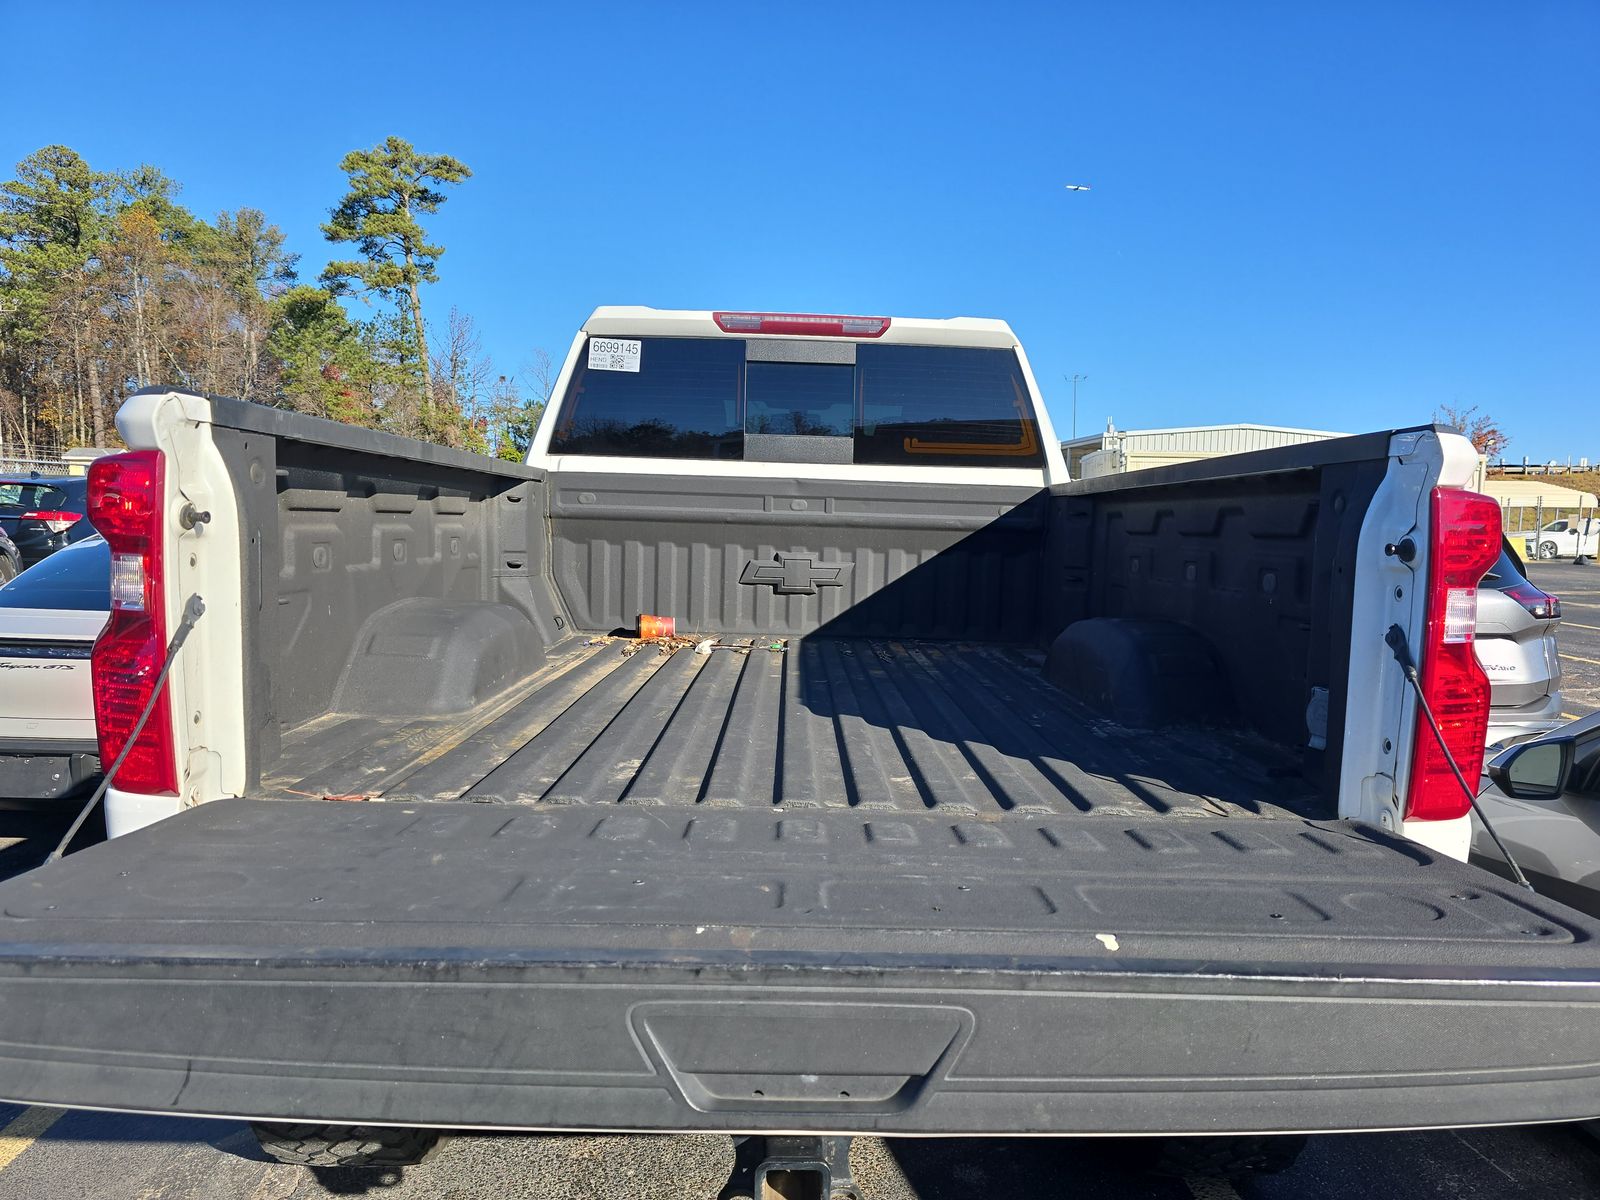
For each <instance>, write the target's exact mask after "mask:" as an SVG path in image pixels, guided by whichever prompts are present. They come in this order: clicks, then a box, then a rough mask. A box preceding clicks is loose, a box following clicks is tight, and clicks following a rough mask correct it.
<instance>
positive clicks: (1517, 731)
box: [1474, 543, 1562, 754]
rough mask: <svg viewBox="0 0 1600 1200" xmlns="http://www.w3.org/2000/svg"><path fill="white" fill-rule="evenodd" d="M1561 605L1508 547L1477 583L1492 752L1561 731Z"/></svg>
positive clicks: (1478, 642)
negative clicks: (1558, 636) (1531, 578)
mask: <svg viewBox="0 0 1600 1200" xmlns="http://www.w3.org/2000/svg"><path fill="white" fill-rule="evenodd" d="M1560 627H1561V601H1560V600H1559V599H1557V598H1556V597H1555V596H1552V595H1550V593H1549V592H1546V591H1545V590H1544V589H1543V588H1540V587H1538V586H1537V585H1535V584H1533V583H1531V582H1529V580H1528V577H1527V576H1526V575H1524V574H1523V572H1522V565H1521V563H1520V562H1518V560H1517V558H1516V555H1515V554H1514V553H1513V552H1512V551H1511V547H1510V543H1506V544H1505V545H1504V546H1503V547H1502V548H1501V551H1500V558H1499V560H1498V561H1497V562H1496V563H1495V564H1494V566H1492V567H1490V568H1489V573H1488V574H1487V575H1485V576H1484V577H1483V582H1482V583H1480V584H1479V585H1478V626H1477V636H1476V639H1475V643H1474V644H1475V646H1476V648H1477V652H1478V662H1479V663H1480V664H1481V665H1482V667H1483V671H1484V674H1485V675H1487V676H1488V677H1489V686H1490V692H1489V706H1490V707H1489V736H1488V739H1487V740H1488V745H1489V752H1490V753H1491V754H1494V753H1496V752H1497V751H1500V750H1503V749H1505V748H1506V747H1507V746H1511V745H1514V744H1516V743H1517V742H1521V741H1526V740H1528V739H1529V738H1532V737H1537V736H1538V735H1540V734H1542V733H1548V732H1549V731H1550V730H1552V729H1555V728H1557V727H1558V726H1559V725H1560V724H1561V723H1562V722H1561V659H1560V657H1559V656H1558V655H1557V653H1556V630H1557V629H1559V628H1560Z"/></svg>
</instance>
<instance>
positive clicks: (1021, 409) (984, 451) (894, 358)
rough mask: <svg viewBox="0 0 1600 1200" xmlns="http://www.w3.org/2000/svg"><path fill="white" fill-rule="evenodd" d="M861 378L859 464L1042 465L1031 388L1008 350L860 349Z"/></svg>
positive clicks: (906, 347)
mask: <svg viewBox="0 0 1600 1200" xmlns="http://www.w3.org/2000/svg"><path fill="white" fill-rule="evenodd" d="M856 375H857V378H858V386H859V389H860V398H861V416H860V420H859V422H858V424H857V429H856V462H858V463H912V464H916V463H937V464H940V465H944V466H966V467H1036V466H1040V465H1042V464H1043V463H1044V450H1043V448H1042V447H1041V446H1040V444H1039V427H1038V423H1037V422H1036V421H1035V420H1034V417H1033V406H1032V404H1030V403H1029V401H1028V389H1027V385H1026V383H1025V382H1024V381H1023V378H1022V369H1021V366H1020V364H1018V362H1017V356H1016V355H1015V354H1014V353H1012V352H1011V351H1010V350H972V349H967V348H965V347H956V346H862V347H861V349H860V350H859V351H857V352H856Z"/></svg>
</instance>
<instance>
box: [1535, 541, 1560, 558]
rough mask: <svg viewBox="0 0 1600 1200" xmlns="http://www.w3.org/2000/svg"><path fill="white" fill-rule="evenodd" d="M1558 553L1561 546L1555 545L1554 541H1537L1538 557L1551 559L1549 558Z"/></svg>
mask: <svg viewBox="0 0 1600 1200" xmlns="http://www.w3.org/2000/svg"><path fill="white" fill-rule="evenodd" d="M1559 553H1561V547H1560V546H1558V545H1556V544H1555V543H1554V542H1540V543H1539V557H1540V558H1543V559H1551V558H1554V557H1555V556H1556V555H1557V554H1559Z"/></svg>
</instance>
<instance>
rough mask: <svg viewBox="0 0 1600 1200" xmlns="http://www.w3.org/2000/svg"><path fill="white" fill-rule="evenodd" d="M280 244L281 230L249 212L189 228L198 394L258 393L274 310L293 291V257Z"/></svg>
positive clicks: (222, 215) (221, 216)
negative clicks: (198, 340) (200, 373)
mask: <svg viewBox="0 0 1600 1200" xmlns="http://www.w3.org/2000/svg"><path fill="white" fill-rule="evenodd" d="M283 242H284V238H283V231H282V230H281V229H279V228H278V227H277V226H276V225H272V224H269V223H268V222H267V219H266V217H265V215H263V214H262V213H260V212H258V211H257V210H256V209H253V208H241V209H239V210H238V211H237V212H226V211H224V212H220V213H218V214H217V219H216V221H214V222H213V223H212V224H210V225H204V224H202V225H200V226H199V227H198V228H197V229H196V230H195V232H194V236H193V238H192V245H191V251H190V252H191V257H192V260H193V263H194V276H193V287H192V288H191V294H192V296H193V303H194V305H195V307H196V310H197V316H198V318H199V332H200V335H201V343H200V345H199V346H198V347H197V349H198V350H199V352H200V354H201V356H202V359H203V368H204V375H203V377H202V378H203V381H204V382H203V387H202V390H204V391H216V392H227V393H229V394H231V395H236V396H238V397H239V398H240V399H242V400H255V399H260V398H261V397H262V395H264V394H265V387H266V379H265V376H266V374H267V368H266V364H265V363H264V360H263V355H264V352H265V350H266V341H267V338H268V336H269V334H270V332H271V329H272V320H273V313H274V307H273V305H274V301H276V300H278V299H279V298H281V297H282V296H283V295H285V294H286V293H287V292H288V291H289V289H290V288H291V287H293V285H294V282H295V264H296V262H297V261H298V258H299V256H298V255H294V254H290V253H288V252H287V251H285V250H284V246H283Z"/></svg>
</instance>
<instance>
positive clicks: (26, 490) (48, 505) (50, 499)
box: [0, 480, 71, 512]
mask: <svg viewBox="0 0 1600 1200" xmlns="http://www.w3.org/2000/svg"><path fill="white" fill-rule="evenodd" d="M70 505H71V501H70V499H69V497H68V496H67V493H66V492H65V491H63V490H62V489H61V488H58V487H52V486H50V485H49V484H47V483H21V482H17V481H14V480H13V481H12V482H9V483H0V508H16V509H22V510H24V511H27V512H32V511H34V510H35V509H41V510H50V511H55V512H61V511H63V509H67V508H70Z"/></svg>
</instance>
